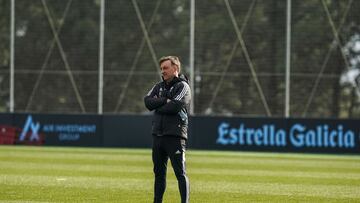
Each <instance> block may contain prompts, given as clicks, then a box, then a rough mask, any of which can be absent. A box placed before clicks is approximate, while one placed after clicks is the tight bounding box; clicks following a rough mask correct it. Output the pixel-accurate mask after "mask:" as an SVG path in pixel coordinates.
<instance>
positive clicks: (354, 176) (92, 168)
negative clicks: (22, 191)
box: [0, 160, 360, 184]
mask: <svg viewBox="0 0 360 203" xmlns="http://www.w3.org/2000/svg"><path fill="white" fill-rule="evenodd" d="M1 164H2V165H1V168H2V169H3V170H4V171H15V170H26V171H29V170H35V171H39V170H50V171H53V170H58V171H74V168H76V171H78V172H80V173H82V172H84V173H86V172H96V171H100V172H103V173H118V172H129V171H131V172H132V173H152V172H151V170H152V164H151V163H146V164H144V165H143V166H142V167H139V166H129V165H124V164H117V165H112V166H103V165H91V164H81V163H76V164H68V163H67V164H63V163H42V164H38V163H32V162H18V161H15V160H13V161H2V162H1ZM188 165H189V164H188ZM1 168H0V169H1ZM188 171H189V173H190V174H197V175H204V174H205V175H220V176H223V174H226V175H227V176H237V175H242V176H259V177H266V176H275V177H285V178H314V179H335V180H336V179H340V180H347V179H348V180H353V181H354V182H356V183H359V181H360V173H344V172H343V171H340V172H327V171H322V172H316V171H312V172H309V171H295V172H294V171H287V170H278V171H270V170H247V169H243V168H229V169H212V170H210V169H209V168H205V167H200V168H195V167H193V166H192V165H190V167H189V169H188ZM359 184H360V183H359Z"/></svg>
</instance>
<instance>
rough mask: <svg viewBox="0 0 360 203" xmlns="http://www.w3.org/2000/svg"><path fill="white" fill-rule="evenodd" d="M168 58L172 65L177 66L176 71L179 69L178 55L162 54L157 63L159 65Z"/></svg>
mask: <svg viewBox="0 0 360 203" xmlns="http://www.w3.org/2000/svg"><path fill="white" fill-rule="evenodd" d="M167 60H170V61H171V64H172V65H176V66H177V67H178V72H179V73H180V70H181V63H180V60H179V57H177V56H163V57H161V58H160V59H159V65H161V64H162V63H163V62H164V61H167Z"/></svg>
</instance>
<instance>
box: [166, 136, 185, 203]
mask: <svg viewBox="0 0 360 203" xmlns="http://www.w3.org/2000/svg"><path fill="white" fill-rule="evenodd" d="M174 141H175V142H174V145H173V147H174V148H173V149H175V151H173V150H172V153H171V154H170V160H171V165H172V166H173V168H174V172H175V175H176V178H177V180H178V185H179V191H180V195H181V202H182V203H188V202H189V196H190V184H189V178H188V177H187V175H186V163H185V148H186V144H185V143H186V141H185V140H183V139H180V138H175V140H174Z"/></svg>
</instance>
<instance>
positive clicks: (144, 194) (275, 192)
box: [0, 146, 360, 202]
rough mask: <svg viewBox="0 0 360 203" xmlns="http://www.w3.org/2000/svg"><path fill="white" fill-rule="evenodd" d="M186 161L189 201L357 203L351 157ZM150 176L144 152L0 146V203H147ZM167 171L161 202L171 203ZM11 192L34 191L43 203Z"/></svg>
mask: <svg viewBox="0 0 360 203" xmlns="http://www.w3.org/2000/svg"><path fill="white" fill-rule="evenodd" d="M42 150H44V152H42ZM23 155H25V156H23ZM221 155H223V156H221ZM53 157H55V159H52V158H53ZM187 158H188V159H187V160H188V171H189V176H190V180H191V196H192V201H193V202H243V201H266V202H272V201H274V202H278V201H286V202H291V201H293V202H299V201H316V202H321V201H323V202H343V201H347V202H351V201H354V202H356V201H359V200H360V194H359V193H360V192H359V191H360V186H359V185H360V183H359V179H360V172H359V168H360V167H359V157H357V156H334V155H298V154H284V156H283V157H282V154H271V153H248V152H247V153H241V152H208V153H207V152H206V151H196V150H190V151H188V155H187ZM259 162H261V163H260V164H259ZM330 163H332V164H330ZM169 165H170V164H169ZM330 165H331V166H330ZM151 170H152V163H151V150H147V149H146V150H131V149H93V148H55V147H54V148H51V147H13V146H12V147H7V146H6V147H0V174H1V175H0V188H2V190H0V200H4V201H6V200H9V201H15V200H16V199H18V200H19V201H20V202H21V201H23V202H24V201H48V200H49V198H50V199H51V200H52V201H51V202H56V201H59V202H71V201H69V200H72V201H73V202H119V201H120V202H151V199H152V198H151V196H152V186H153V174H152V171H151ZM168 172H169V175H168V188H167V192H166V196H165V202H178V201H179V198H178V196H179V195H178V190H177V183H176V179H175V177H174V175H173V173H172V168H170V167H169V170H168ZM16 188H27V189H28V190H30V191H32V190H33V188H38V189H39V188H40V189H41V190H42V191H46V193H47V194H46V195H45V196H46V198H48V199H46V198H42V197H37V196H36V195H34V194H33V193H37V191H33V193H31V192H30V191H29V192H27V191H24V190H21V191H24V192H23V193H22V194H21V195H18V194H16V193H15V194H14V191H13V190H15V191H16V190H19V189H16ZM57 190H59V191H62V193H59V194H58V193H57V192H55V191H57ZM90 193H91V194H90ZM66 194H68V196H69V199H66V197H64V195H66ZM76 194H77V195H76ZM119 194H121V195H120V196H119ZM133 195H137V197H136V201H135V200H134V197H133ZM88 197H89V198H90V199H87V198H88Z"/></svg>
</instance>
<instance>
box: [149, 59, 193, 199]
mask: <svg viewBox="0 0 360 203" xmlns="http://www.w3.org/2000/svg"><path fill="white" fill-rule="evenodd" d="M159 65H160V70H161V75H162V79H163V80H162V81H160V82H159V83H157V84H156V85H155V86H154V87H153V88H152V89H151V90H150V91H149V93H148V94H147V95H146V96H145V98H144V101H145V106H146V108H148V109H149V110H150V111H152V110H155V111H154V117H153V123H152V135H153V148H152V160H153V164H154V174H155V183H154V202H155V203H158V202H162V200H163V195H164V192H165V188H166V169H167V162H168V158H170V161H171V165H172V166H173V168H174V172H175V175H176V178H177V180H178V185H179V191H180V195H181V202H182V203H187V202H189V193H190V186H189V179H188V177H187V175H186V167H185V149H186V142H187V129H188V111H189V108H190V100H191V92H190V87H189V84H188V80H187V78H186V77H185V76H184V75H180V70H181V65H180V60H179V58H178V57H176V56H165V57H162V58H160V60H159Z"/></svg>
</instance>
